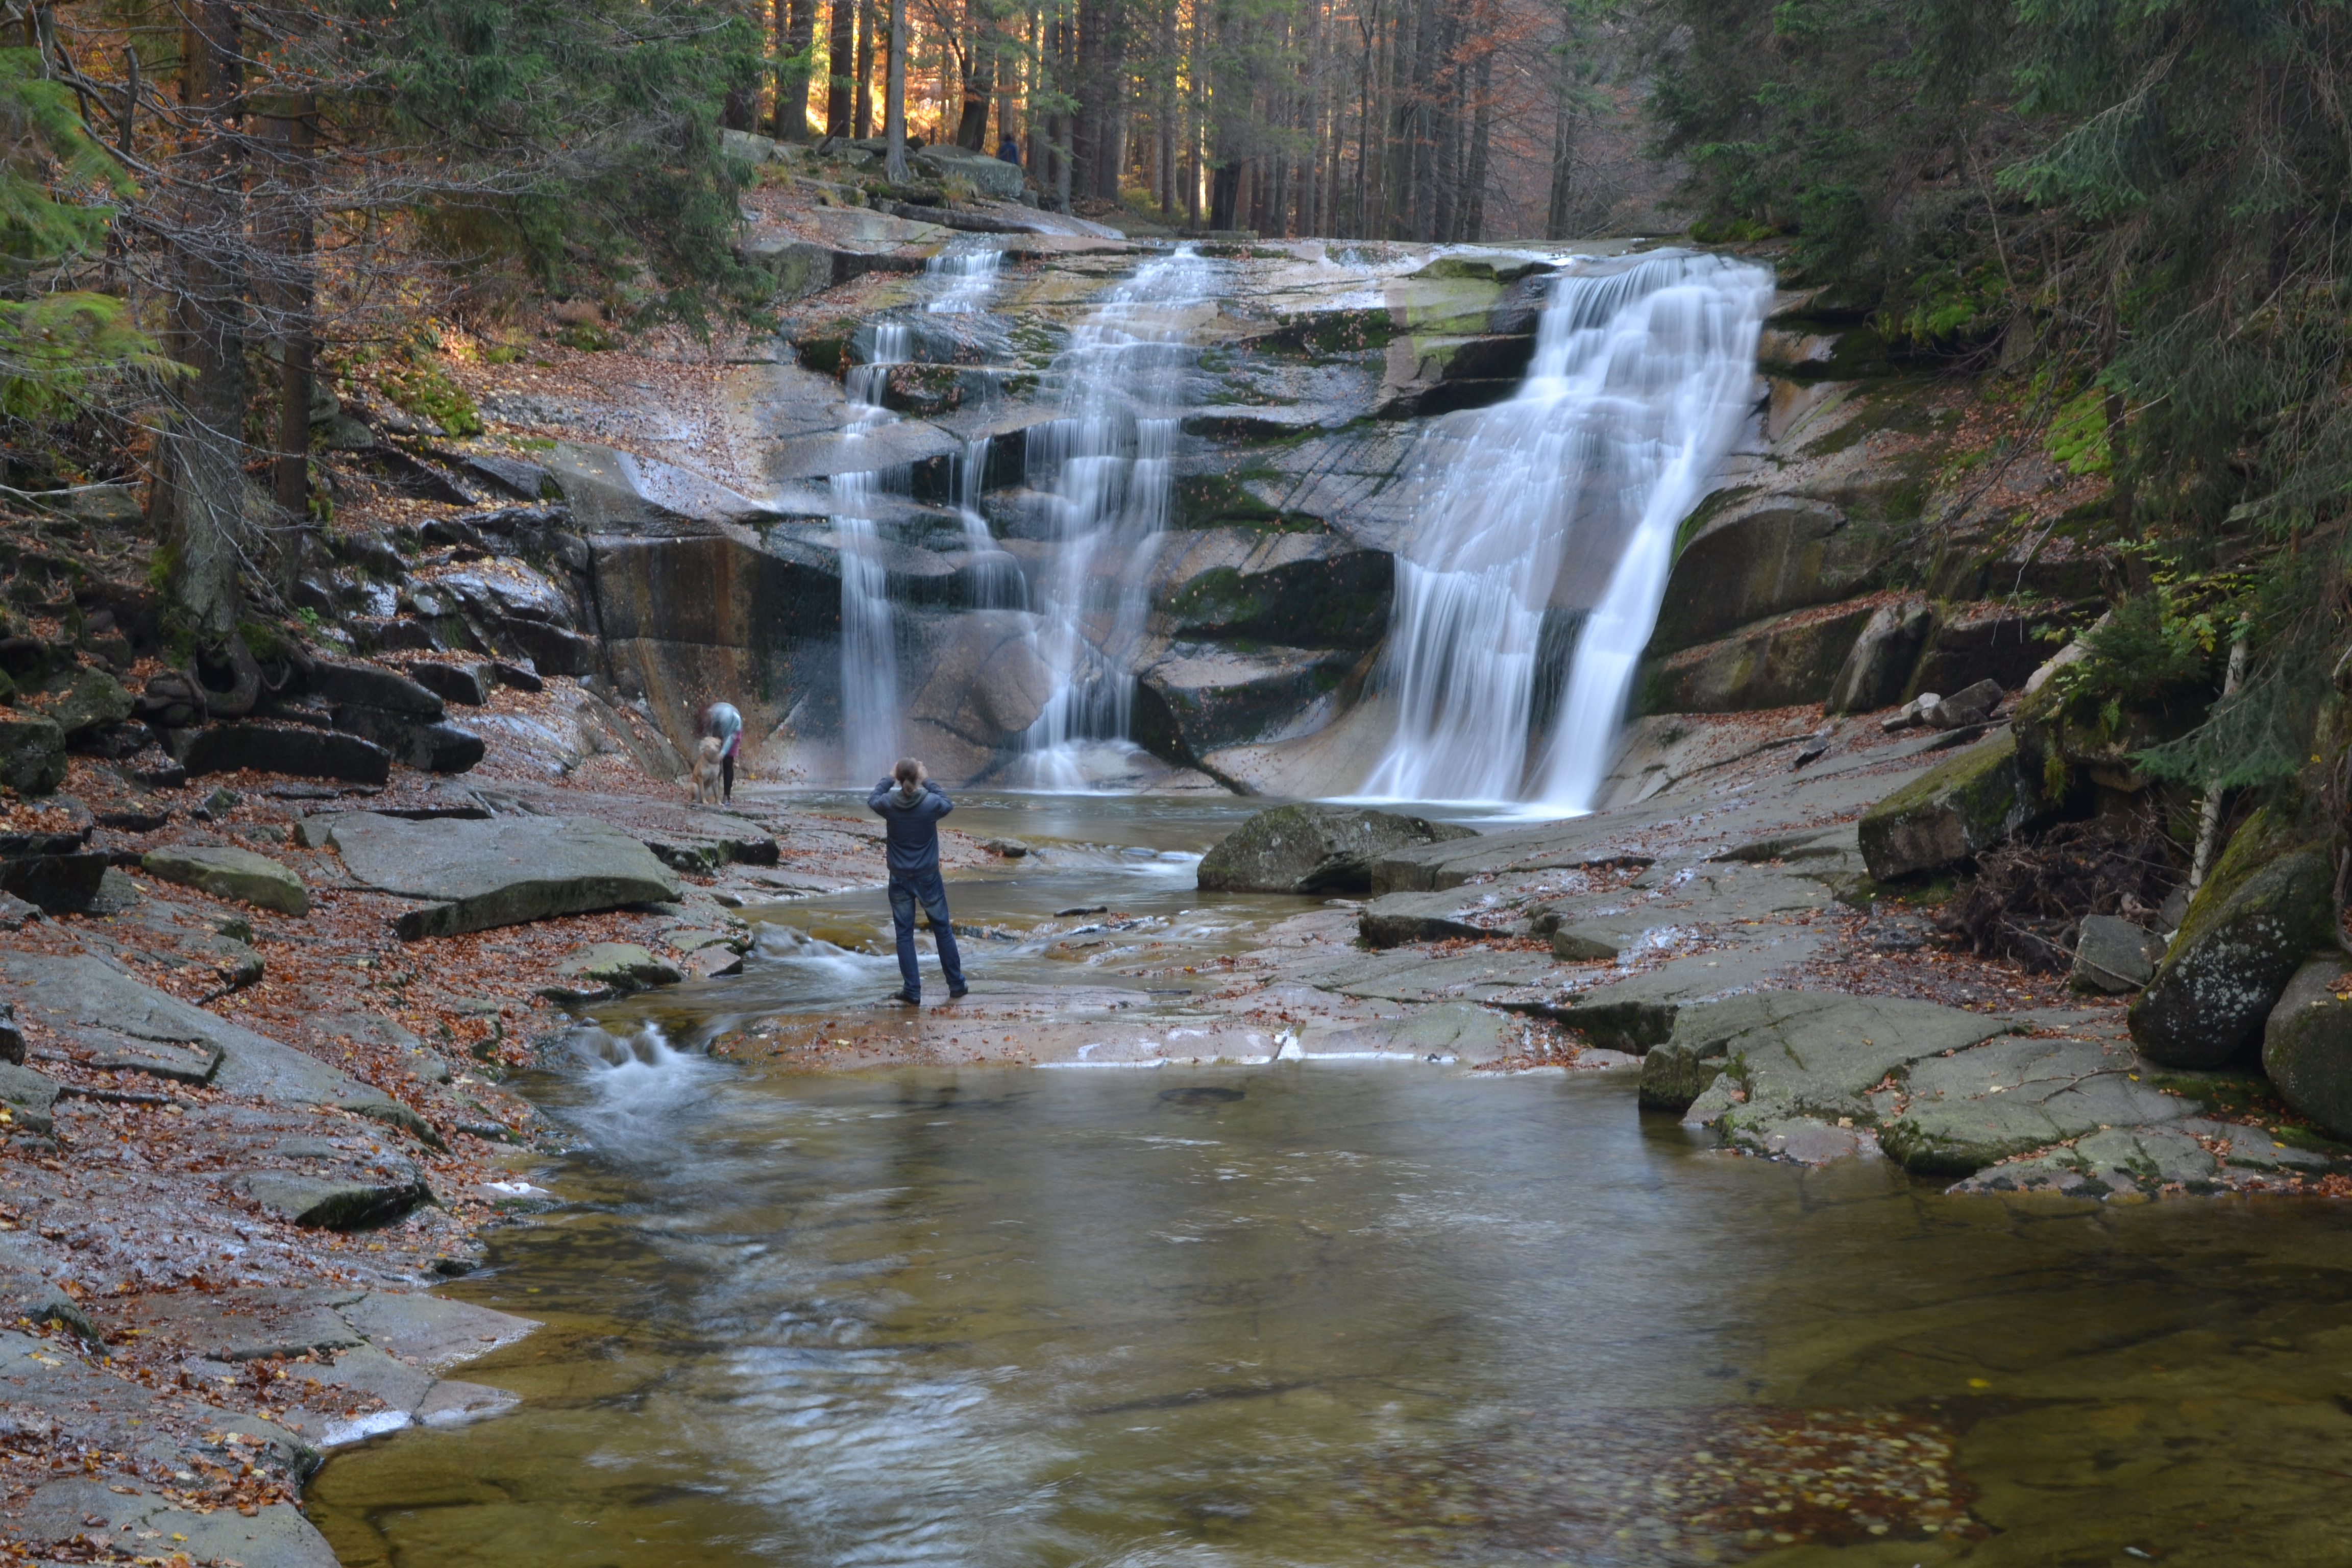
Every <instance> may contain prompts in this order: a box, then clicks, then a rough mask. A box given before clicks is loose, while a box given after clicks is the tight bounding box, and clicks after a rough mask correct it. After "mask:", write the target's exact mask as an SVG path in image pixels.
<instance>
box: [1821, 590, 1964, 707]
mask: <svg viewBox="0 0 2352 1568" xmlns="http://www.w3.org/2000/svg"><path fill="white" fill-rule="evenodd" d="M1935 629H1936V612H1935V611H1934V610H1933V609H1931V608H1929V607H1928V605H1927V602H1926V601H1924V600H1920V599H1905V600H1898V601H1896V602H1895V603H1894V604H1891V605H1879V606H1878V607H1877V608H1876V609H1874V610H1873V611H1872V612H1871V613H1870V619H1869V620H1867V621H1865V622H1864V624H1863V628H1862V635H1861V636H1860V637H1856V638H1855V639H1854V643H1853V647H1852V648H1850V649H1849V650H1847V653H1846V656H1845V662H1844V663H1843V665H1841V666H1839V667H1838V672H1837V674H1836V675H1835V676H1833V677H1832V679H1831V680H1830V694H1829V698H1828V700H1827V701H1825V702H1824V703H1822V710H1823V711H1824V712H1828V713H1868V712H1870V711H1872V710H1874V709H1879V708H1887V707H1892V706H1893V705H1894V704H1895V703H1897V702H1900V701H1901V700H1903V693H1904V690H1905V689H1906V688H1907V687H1908V686H1909V685H1910V684H1911V671H1912V669H1913V668H1916V666H1917V664H1918V662H1919V650H1920V649H1921V648H1922V647H1926V646H1927V637H1928V634H1929V633H1931V632H1933V631H1934V630H1935Z"/></svg>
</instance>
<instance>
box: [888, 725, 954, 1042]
mask: <svg viewBox="0 0 2352 1568" xmlns="http://www.w3.org/2000/svg"><path fill="white" fill-rule="evenodd" d="M866 805H868V806H870V807H872V808H873V811H874V815H876V816H879V817H880V818H881V819H882V837H884V838H885V839H886V840H887V842H888V844H889V847H890V921H891V923H892V924H893V925H895V926H896V927H898V978H899V980H900V981H901V982H902V984H900V985H899V987H898V990H897V991H896V992H894V993H893V994H891V996H890V998H889V999H890V1000H891V1001H893V1002H903V1003H905V1004H906V1005H908V1006H909V1007H919V1006H921V1005H922V1001H923V982H922V976H921V975H920V973H919V972H918V971H917V970H916V968H915V906H916V904H917V903H920V904H921V905H922V906H923V913H925V914H926V915H929V917H930V921H931V935H932V936H933V937H934V938H936V939H937V940H938V942H939V944H940V973H943V974H945V975H946V976H947V977H948V1000H950V1001H951V1002H952V1001H953V1000H955V999H956V998H957V997H959V996H961V995H962V994H964V992H965V991H966V990H967V989H968V987H966V986H965V984H964V983H963V955H962V954H961V953H960V952H957V951H956V939H955V927H954V926H953V925H952V924H951V923H950V920H949V916H948V889H947V884H946V883H944V882H942V881H940V817H942V816H946V815H947V814H948V813H949V812H950V811H953V810H954V809H955V802H953V801H951V800H950V799H949V798H948V797H947V794H946V792H945V791H943V790H941V789H940V786H939V785H937V784H933V783H931V781H930V780H929V777H927V776H926V774H925V772H924V768H923V764H922V763H919V762H917V761H916V760H915V759H914V758H912V757H902V758H900V759H899V761H898V766H897V767H895V768H892V769H891V770H890V777H888V778H887V779H884V780H883V781H882V782H881V783H880V784H876V785H875V786H874V793H873V794H872V795H869V796H868V797H867V798H866Z"/></svg>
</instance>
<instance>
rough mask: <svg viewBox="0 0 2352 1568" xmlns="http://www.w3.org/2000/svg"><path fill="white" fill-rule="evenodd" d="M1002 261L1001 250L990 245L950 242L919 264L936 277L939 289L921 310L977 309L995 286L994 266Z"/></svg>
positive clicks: (949, 312)
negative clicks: (938, 281)
mask: <svg viewBox="0 0 2352 1568" xmlns="http://www.w3.org/2000/svg"><path fill="white" fill-rule="evenodd" d="M1003 260H1004V253H1003V251H1001V250H999V249H997V248H996V247H994V246H971V247H967V246H965V245H964V244H962V243H961V242H950V244H949V245H947V246H945V247H942V248H941V249H940V251H939V252H938V253H937V254H935V255H934V256H932V258H930V259H929V261H926V262H924V263H923V270H924V272H925V273H927V274H929V276H930V277H932V278H934V279H940V283H939V284H938V285H937V287H938V289H939V292H938V293H937V294H935V295H933V296H932V298H931V300H930V302H929V304H927V305H925V306H924V307H923V309H924V310H930V311H934V312H937V313H940V314H945V315H969V314H971V313H972V312H973V311H976V310H979V309H980V308H981V306H982V304H983V303H985V302H986V300H987V299H988V296H989V291H990V290H991V289H994V288H995V287H996V269H997V268H998V267H999V266H1001V265H1002V264H1003Z"/></svg>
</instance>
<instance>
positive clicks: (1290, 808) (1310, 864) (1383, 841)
mask: <svg viewBox="0 0 2352 1568" xmlns="http://www.w3.org/2000/svg"><path fill="white" fill-rule="evenodd" d="M1475 837H1477V835H1476V834H1475V833H1473V832H1472V831H1471V830H1470V829H1469V828H1466V827H1457V826H1454V824H1452V823H1450V822H1432V821H1430V820H1429V819H1428V818H1426V817H1421V816H1402V815H1400V814H1398V813H1395V812H1389V811H1371V810H1367V809H1366V808H1364V807H1362V806H1343V805H1278V806H1276V807H1275V808H1274V809H1273V810H1271V811H1262V812H1260V813H1258V814H1257V815H1256V816H1253V817H1251V818H1250V819H1249V820H1248V821H1247V822H1245V823H1244V824H1242V826H1240V827H1238V828H1236V829H1235V830H1234V832H1233V833H1231V834H1229V835H1227V836H1226V837H1224V838H1223V840H1222V841H1220V842H1219V843H1218V845H1217V846H1216V847H1214V848H1213V849H1211V850H1210V851H1209V852H1208V854H1206V855H1205V856H1203V857H1202V859H1201V869H1200V874H1199V885H1200V886H1201V887H1202V889H1211V890H1214V891H1220V892H1233V893H1346V892H1355V893H1361V892H1369V891H1370V890H1371V886H1372V862H1373V861H1374V860H1376V859H1377V858H1380V857H1381V856H1382V855H1385V854H1388V853H1391V851H1394V850H1397V849H1402V848H1406V847H1411V846H1415V845H1423V844H1442V843H1444V842H1447V841H1448V840H1452V839H1457V838H1475Z"/></svg>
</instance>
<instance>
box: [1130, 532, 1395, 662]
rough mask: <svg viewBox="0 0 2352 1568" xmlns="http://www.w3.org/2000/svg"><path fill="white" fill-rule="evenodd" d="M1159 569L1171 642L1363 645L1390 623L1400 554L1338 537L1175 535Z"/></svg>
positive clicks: (1375, 639) (1368, 644)
mask: <svg viewBox="0 0 2352 1568" xmlns="http://www.w3.org/2000/svg"><path fill="white" fill-rule="evenodd" d="M1160 561H1161V562H1162V563H1164V564H1163V565H1161V566H1160V567H1159V568H1158V571H1159V573H1160V579H1161V582H1162V584H1164V587H1163V589H1162V592H1163V593H1164V595H1165V604H1166V606H1167V613H1168V617H1169V632H1170V635H1171V637H1175V638H1177V639H1179V640H1185V639H1194V638H1206V639H1214V640H1218V641H1224V642H1234V641H1239V640H1242V639H1247V640H1249V641H1251V642H1256V643H1269V644H1273V645H1275V646H1277V647H1352V648H1367V647H1371V646H1373V645H1374V644H1375V643H1377V642H1379V641H1380V638H1381V633H1382V632H1384V631H1386V630H1387V628H1388V624H1389V597H1390V595H1391V592H1392V591H1393V589H1394V587H1395V577H1396V557H1395V556H1393V555H1391V553H1389V552H1387V551H1385V550H1372V549H1368V548H1366V547H1365V546H1363V545H1362V544H1360V543H1358V542H1355V541H1353V540H1351V539H1349V538H1348V537H1347V536H1346V535H1344V534H1339V533H1305V532H1297V531H1266V530H1263V529H1255V528H1210V529H1203V530H1201V531H1197V532H1189V531H1188V532H1184V533H1171V535H1169V536H1168V542H1167V544H1165V545H1163V546H1162V549H1161V554H1160Z"/></svg>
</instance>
